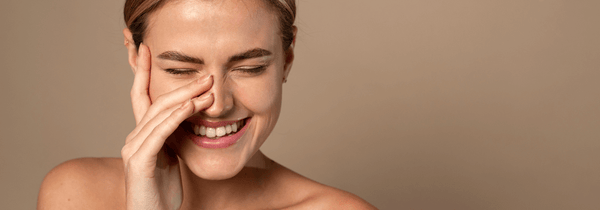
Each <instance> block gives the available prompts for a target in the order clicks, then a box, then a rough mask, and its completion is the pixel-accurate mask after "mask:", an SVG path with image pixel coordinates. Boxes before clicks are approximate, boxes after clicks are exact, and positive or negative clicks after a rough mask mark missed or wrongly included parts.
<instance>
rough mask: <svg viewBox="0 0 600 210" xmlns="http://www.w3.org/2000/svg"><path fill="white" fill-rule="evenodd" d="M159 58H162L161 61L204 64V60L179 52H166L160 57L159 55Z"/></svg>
mask: <svg viewBox="0 0 600 210" xmlns="http://www.w3.org/2000/svg"><path fill="white" fill-rule="evenodd" d="M157 57H158V58H161V59H165V60H172V61H181V62H186V63H197V64H204V60H202V59H200V58H196V57H193V56H189V55H186V54H183V53H180V52H177V51H165V52H163V53H161V54H160V55H158V56H157Z"/></svg>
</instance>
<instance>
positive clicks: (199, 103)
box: [127, 93, 214, 151]
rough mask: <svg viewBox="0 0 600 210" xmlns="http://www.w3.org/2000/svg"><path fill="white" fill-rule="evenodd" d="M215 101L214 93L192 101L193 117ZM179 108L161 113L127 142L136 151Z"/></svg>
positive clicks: (172, 108)
mask: <svg viewBox="0 0 600 210" xmlns="http://www.w3.org/2000/svg"><path fill="white" fill-rule="evenodd" d="M213 101H214V97H213V94H212V93H211V94H206V95H202V96H200V97H197V98H194V99H191V102H192V105H193V106H192V108H193V110H192V115H193V114H196V113H198V112H200V111H202V110H205V109H206V108H208V107H210V105H211V104H212V103H213ZM186 103H187V102H186ZM182 105H183V104H182ZM182 105H180V106H182ZM178 108H179V107H177V106H174V107H171V108H169V109H167V110H164V111H163V112H161V113H159V114H158V115H157V116H155V117H154V118H153V119H152V120H150V121H149V122H148V123H146V124H145V125H144V126H143V127H142V128H141V129H139V131H138V133H137V134H134V137H133V138H132V140H131V142H127V143H128V144H131V146H132V147H133V148H134V149H133V150H134V151H135V150H137V148H138V147H139V146H140V145H141V144H142V143H143V141H144V139H146V138H147V137H148V135H150V133H151V132H152V131H153V130H154V128H155V127H156V126H158V124H160V123H162V122H163V121H164V120H165V119H166V118H167V117H169V116H170V115H172V113H173V111H175V110H176V109H178ZM182 121H183V120H182ZM180 123H181V122H180ZM134 132H135V131H134ZM169 135H170V134H169Z"/></svg>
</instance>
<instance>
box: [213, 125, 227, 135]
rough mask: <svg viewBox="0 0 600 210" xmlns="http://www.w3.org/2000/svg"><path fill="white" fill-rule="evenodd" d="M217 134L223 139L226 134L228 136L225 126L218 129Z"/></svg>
mask: <svg viewBox="0 0 600 210" xmlns="http://www.w3.org/2000/svg"><path fill="white" fill-rule="evenodd" d="M216 132H217V136H218V137H221V136H224V135H225V134H227V131H225V127H224V126H221V127H218V128H217V131H216Z"/></svg>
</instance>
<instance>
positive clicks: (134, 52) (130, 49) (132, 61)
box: [123, 28, 138, 74]
mask: <svg viewBox="0 0 600 210" xmlns="http://www.w3.org/2000/svg"><path fill="white" fill-rule="evenodd" d="M123 35H124V36H125V41H124V43H125V47H126V48H127V54H128V55H129V57H128V61H129V66H131V71H133V73H134V74H135V69H136V67H137V57H138V49H137V47H136V46H135V42H134V41H133V35H132V34H131V31H129V29H128V28H125V29H123Z"/></svg>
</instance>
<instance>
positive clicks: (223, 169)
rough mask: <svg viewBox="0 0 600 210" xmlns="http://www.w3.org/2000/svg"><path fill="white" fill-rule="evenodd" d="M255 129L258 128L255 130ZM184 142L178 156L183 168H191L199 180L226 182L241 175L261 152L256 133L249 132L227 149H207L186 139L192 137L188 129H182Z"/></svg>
mask: <svg viewBox="0 0 600 210" xmlns="http://www.w3.org/2000/svg"><path fill="white" fill-rule="evenodd" d="M251 127H254V126H251ZM176 133H178V134H179V135H177V136H178V137H179V138H177V139H181V140H180V142H178V143H177V144H176V145H174V146H175V147H176V148H177V149H175V150H176V153H177V155H178V156H179V158H180V162H179V163H180V164H181V167H182V168H187V170H189V171H190V172H192V173H193V174H194V175H195V176H197V177H199V178H202V179H205V180H224V179H229V178H232V177H234V176H235V175H237V174H238V173H239V172H240V171H241V170H242V169H243V168H244V166H245V165H246V163H247V162H248V161H249V160H250V159H251V157H252V156H253V155H254V154H255V153H256V151H258V147H260V144H258V145H257V144H256V140H257V139H254V138H253V137H254V135H253V134H254V132H253V129H247V130H246V131H245V133H244V135H243V136H242V137H241V138H240V139H239V140H238V141H237V142H236V143H234V144H232V145H230V146H228V147H226V148H218V149H215V148H204V147H201V146H199V145H198V144H197V143H195V142H194V140H192V139H190V138H188V137H186V136H189V135H190V133H189V132H188V131H186V129H185V128H182V129H178V131H176Z"/></svg>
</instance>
